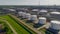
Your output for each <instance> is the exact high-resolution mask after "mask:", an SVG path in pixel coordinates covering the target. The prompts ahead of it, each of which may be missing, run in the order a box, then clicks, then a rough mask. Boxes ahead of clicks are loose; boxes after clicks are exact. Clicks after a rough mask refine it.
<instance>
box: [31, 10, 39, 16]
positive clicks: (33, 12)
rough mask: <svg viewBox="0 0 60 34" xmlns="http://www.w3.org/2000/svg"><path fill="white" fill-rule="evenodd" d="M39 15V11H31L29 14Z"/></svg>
mask: <svg viewBox="0 0 60 34" xmlns="http://www.w3.org/2000/svg"><path fill="white" fill-rule="evenodd" d="M38 13H39V9H33V10H32V12H31V14H32V15H37V14H38Z"/></svg>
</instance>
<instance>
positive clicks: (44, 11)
mask: <svg viewBox="0 0 60 34" xmlns="http://www.w3.org/2000/svg"><path fill="white" fill-rule="evenodd" d="M40 12H48V11H47V10H40Z"/></svg>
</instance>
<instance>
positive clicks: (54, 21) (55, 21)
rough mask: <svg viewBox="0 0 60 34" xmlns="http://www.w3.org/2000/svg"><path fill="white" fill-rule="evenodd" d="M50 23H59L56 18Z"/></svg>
mask: <svg viewBox="0 0 60 34" xmlns="http://www.w3.org/2000/svg"><path fill="white" fill-rule="evenodd" d="M51 23H56V24H60V21H57V20H52V21H51Z"/></svg>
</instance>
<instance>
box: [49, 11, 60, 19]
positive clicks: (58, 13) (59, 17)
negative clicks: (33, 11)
mask: <svg viewBox="0 0 60 34" xmlns="http://www.w3.org/2000/svg"><path fill="white" fill-rule="evenodd" d="M50 16H51V17H52V18H56V19H60V12H50Z"/></svg>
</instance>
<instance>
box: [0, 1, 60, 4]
mask: <svg viewBox="0 0 60 34" xmlns="http://www.w3.org/2000/svg"><path fill="white" fill-rule="evenodd" d="M39 4H40V5H54V4H56V5H60V0H0V5H39Z"/></svg>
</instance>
